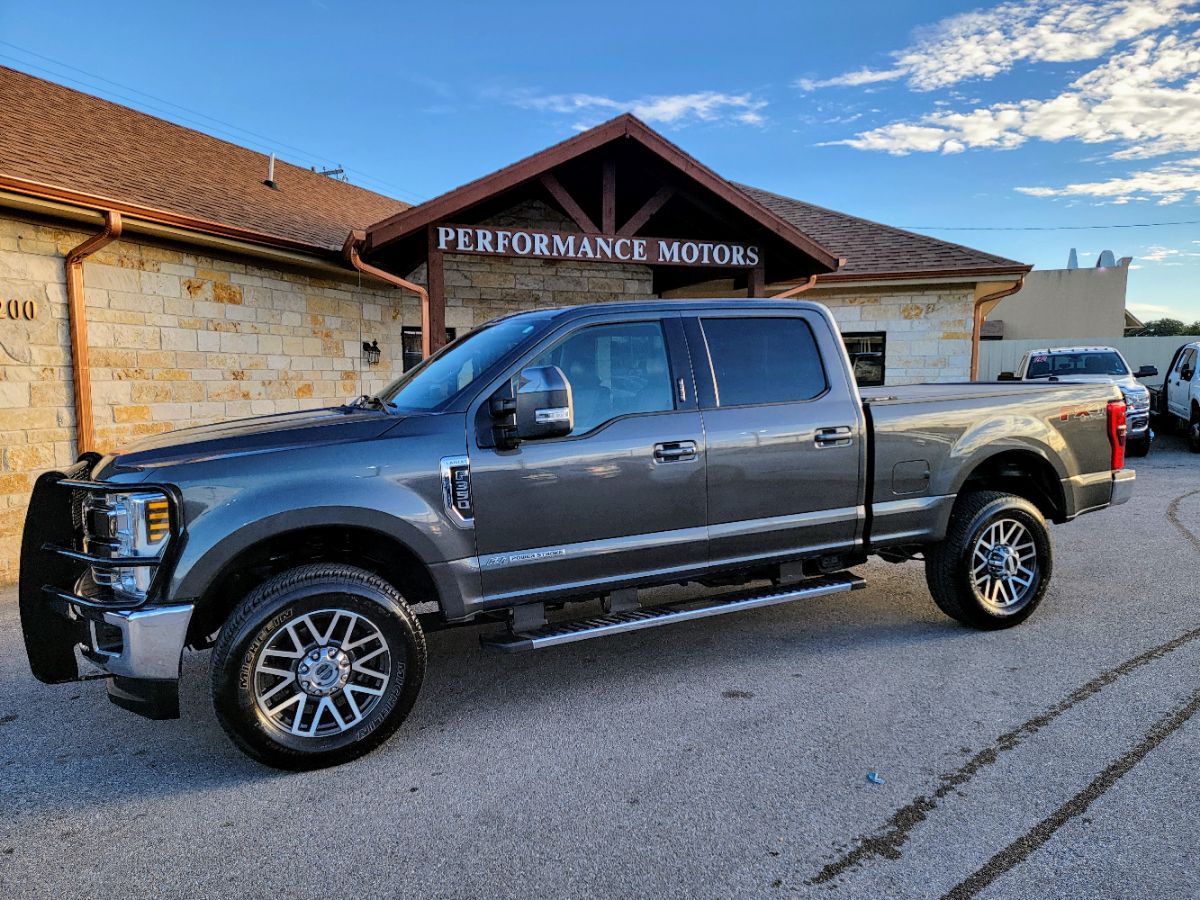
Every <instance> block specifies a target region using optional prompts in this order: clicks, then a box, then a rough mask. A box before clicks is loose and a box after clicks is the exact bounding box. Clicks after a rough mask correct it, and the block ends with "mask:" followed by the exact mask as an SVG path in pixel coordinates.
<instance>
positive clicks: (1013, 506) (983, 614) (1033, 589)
mask: <svg viewBox="0 0 1200 900" xmlns="http://www.w3.org/2000/svg"><path fill="white" fill-rule="evenodd" d="M1052 567H1053V551H1052V548H1051V543H1050V531H1049V529H1048V528H1047V527H1046V520H1045V518H1044V517H1043V516H1042V514H1041V512H1040V511H1039V510H1038V508H1037V507H1036V506H1034V505H1033V504H1032V503H1030V502H1029V501H1028V500H1025V499H1024V498H1022V497H1017V496H1015V495H1013V494H1004V493H1000V492H998V491H979V492H977V493H971V494H966V495H964V496H962V497H960V498H959V500H958V502H957V503H956V504H955V507H954V512H953V513H952V515H951V518H950V525H949V528H948V529H947V531H946V538H945V540H943V541H942V543H940V544H937V545H935V546H934V547H932V548H930V550H929V551H928V552H927V553H926V554H925V581H926V583H927V584H928V585H929V592H930V594H932V595H933V600H934V603H936V604H937V606H938V608H939V609H940V610H941V611H942V612H944V613H945V614H946V615H948V616H950V618H952V619H956V620H957V621H959V622H962V623H963V624H964V625H970V626H972V627H974V628H981V629H997V628H1011V627H1012V626H1013V625H1017V624H1019V623H1021V622H1023V621H1025V620H1026V619H1027V618H1029V616H1030V615H1031V614H1032V613H1033V611H1034V609H1036V608H1037V606H1038V604H1039V603H1040V602H1041V600H1042V596H1043V595H1044V594H1045V592H1046V588H1047V587H1048V586H1049V584H1050V575H1051V570H1052Z"/></svg>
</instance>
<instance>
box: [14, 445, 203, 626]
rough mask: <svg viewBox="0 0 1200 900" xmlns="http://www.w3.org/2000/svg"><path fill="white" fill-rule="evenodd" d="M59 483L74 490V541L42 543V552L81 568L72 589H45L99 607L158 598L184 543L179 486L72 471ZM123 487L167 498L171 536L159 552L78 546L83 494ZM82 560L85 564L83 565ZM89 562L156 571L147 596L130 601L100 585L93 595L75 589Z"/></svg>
mask: <svg viewBox="0 0 1200 900" xmlns="http://www.w3.org/2000/svg"><path fill="white" fill-rule="evenodd" d="M89 468H90V467H89ZM64 474H65V473H64ZM43 477H44V476H43ZM57 486H58V488H59V489H60V490H61V489H64V488H65V489H67V490H69V491H70V492H71V521H72V535H71V542H70V544H69V545H68V544H64V543H62V542H59V541H46V542H44V543H43V544H42V545H41V547H40V550H41V552H42V553H47V554H54V555H55V556H57V557H59V558H60V559H63V560H68V561H70V563H73V564H74V565H73V566H72V568H75V569H79V572H78V574H77V575H76V577H75V578H74V580H73V581H72V583H71V585H70V589H67V588H66V586H64V585H62V584H61V583H59V584H44V585H42V593H44V594H48V595H49V596H51V597H53V598H54V599H56V600H58V601H61V602H63V603H68V604H74V605H76V606H81V607H84V608H86V609H97V610H112V609H136V608H138V607H140V606H144V605H145V604H146V603H148V602H150V601H151V600H153V599H154V598H156V597H157V596H158V595H159V593H160V591H161V589H162V582H163V580H164V579H165V578H166V577H167V573H168V572H169V571H170V570H171V564H172V563H173V562H174V560H175V558H176V557H178V555H179V551H180V549H181V547H182V544H183V528H182V523H181V521H180V514H179V511H180V509H182V506H183V503H182V499H181V498H180V496H179V491H178V489H177V488H175V487H174V486H173V485H169V484H155V483H151V482H139V483H138V484H136V485H121V484H113V483H111V482H104V481H88V480H85V479H80V478H77V477H74V478H73V477H70V476H69V475H67V477H63V478H62V479H61V480H59V481H58V482H57ZM123 490H136V491H159V492H161V493H162V494H163V495H164V496H165V497H166V498H167V507H168V514H169V520H168V524H169V527H170V532H169V533H170V537H169V539H168V540H167V544H166V547H165V548H164V549H163V551H162V553H161V554H160V555H159V556H97V555H96V554H94V553H86V552H84V551H83V550H81V549H79V548H80V547H81V546H82V544H83V540H82V538H83V522H82V519H81V516H80V515H79V513H78V512H77V506H78V504H79V502H80V501H81V500H82V498H83V496H84V495H85V494H91V493H114V492H119V491H123ZM32 513H33V504H32V503H31V504H30V514H32ZM80 564H82V566H83V568H80ZM89 566H94V567H96V568H100V569H127V568H149V569H154V570H155V571H154V574H153V576H152V577H151V579H150V586H149V588H147V590H146V598H145V599H144V600H140V601H131V600H129V599H125V598H122V597H119V596H117V595H116V594H115V593H114V592H113V591H112V590H111V589H109V588H105V587H104V586H101V585H95V587H96V594H95V595H92V596H86V595H84V594H80V593H76V591H75V586H76V584H77V583H78V581H79V576H80V575H83V573H84V572H86V571H87V567H89ZM93 584H94V582H93ZM106 595H107V596H106Z"/></svg>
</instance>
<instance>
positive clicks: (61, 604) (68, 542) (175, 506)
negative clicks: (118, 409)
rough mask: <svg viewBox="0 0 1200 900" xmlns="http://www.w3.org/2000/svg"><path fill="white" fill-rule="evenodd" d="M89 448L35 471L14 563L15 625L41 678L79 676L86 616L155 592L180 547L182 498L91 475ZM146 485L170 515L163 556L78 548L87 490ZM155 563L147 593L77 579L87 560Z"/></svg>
mask: <svg viewBox="0 0 1200 900" xmlns="http://www.w3.org/2000/svg"><path fill="white" fill-rule="evenodd" d="M99 461H100V456H99V455H98V454H95V453H88V454H84V455H83V456H81V457H80V458H79V461H78V462H76V463H75V465H73V466H70V467H69V468H67V469H66V470H65V471H61V472H46V473H45V474H43V475H42V476H41V477H39V478H38V480H37V482H36V483H35V485H34V488H33V495H32V497H31V498H30V502H29V512H28V513H27V514H26V516H25V529H24V534H23V536H22V539H21V569H20V587H19V590H18V603H19V606H20V611H21V631H22V633H23V636H24V638H25V650H26V653H27V654H28V656H29V665H30V669H31V670H32V671H33V674H34V675H35V676H36V677H37V678H38V680H40V681H43V682H46V683H48V684H59V683H62V682H66V681H76V680H78V679H79V678H80V677H83V676H81V675H80V674H79V666H78V663H77V661H76V658H75V648H76V646H78V645H83V646H89V645H90V631H89V622H90V621H97V620H98V621H103V620H104V618H103V617H104V615H105V613H106V612H112V611H114V610H129V609H134V608H137V607H139V606H143V605H145V604H146V603H149V602H152V601H154V600H157V599H160V598H161V596H162V593H163V582H164V579H165V578H167V577H168V575H169V573H170V571H171V569H172V567H173V566H174V563H175V560H176V559H178V556H179V553H180V551H181V550H182V547H183V542H184V538H185V533H184V529H183V524H182V515H181V513H182V509H183V507H182V503H181V498H180V496H179V492H178V490H176V489H175V488H174V487H173V486H171V485H162V484H137V485H119V484H111V483H105V482H97V481H91V480H90V479H89V477H88V476H90V475H91V473H92V470H93V469H94V468H95V467H96V464H97V463H99ZM127 489H128V490H143V489H151V490H158V491H161V492H162V493H163V494H164V495H165V496H166V497H167V502H168V507H169V514H170V539H169V540H168V541H167V546H166V548H164V551H163V553H162V555H161V556H160V557H158V558H154V559H140V558H139V559H136V560H127V559H106V558H103V557H97V556H95V555H94V554H89V553H85V552H83V550H82V547H83V522H82V520H81V518H80V504H81V502H82V500H83V498H84V497H85V496H86V495H87V494H88V493H93V492H98V491H119V490H127ZM122 565H131V566H132V565H136V566H139V567H140V566H156V567H157V568H156V570H155V572H154V575H153V577H152V579H151V582H150V587H149V590H148V591H147V593H146V600H144V601H141V602H131V601H129V600H122V599H118V598H117V596H116V595H114V594H113V593H112V591H111V589H108V588H103V587H100V586H98V585H94V583H93V582H92V579H90V578H84V577H83V576H84V575H85V573H88V572H89V568H88V567H89V566H97V567H104V568H111V567H117V566H122Z"/></svg>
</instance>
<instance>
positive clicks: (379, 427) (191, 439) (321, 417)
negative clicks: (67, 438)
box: [96, 406, 401, 476]
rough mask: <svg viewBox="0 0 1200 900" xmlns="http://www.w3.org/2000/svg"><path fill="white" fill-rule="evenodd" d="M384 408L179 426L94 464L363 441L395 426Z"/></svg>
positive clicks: (167, 461) (106, 466) (139, 463)
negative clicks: (186, 426)
mask: <svg viewBox="0 0 1200 900" xmlns="http://www.w3.org/2000/svg"><path fill="white" fill-rule="evenodd" d="M400 421H401V419H400V417H398V416H392V415H388V414H387V413H386V412H384V411H383V410H377V409H360V408H351V407H344V406H335V407H330V408H328V409H314V410H301V411H299V412H290V413H279V414H277V415H270V416H258V417H255V418H252V419H236V420H234V421H232V422H221V423H218V424H216V425H200V426H197V427H195V428H181V429H179V430H178V431H168V432H165V433H163V434H157V435H154V436H153V437H148V438H143V439H142V440H140V441H136V442H135V443H132V444H130V445H128V446H127V447H123V448H121V449H120V450H117V451H116V452H115V453H113V454H111V455H109V456H107V457H105V459H104V460H102V461H101V464H100V465H99V467H98V468H97V469H96V473H97V476H99V473H100V472H102V471H108V470H110V469H112V468H115V469H124V470H128V469H152V468H157V467H160V466H168V465H177V464H179V463H186V462H198V461H201V460H211V459H221V458H225V457H230V456H243V455H246V454H249V453H270V452H273V451H277V450H286V449H289V448H292V447H311V446H313V445H314V444H336V443H343V442H348V441H365V440H371V439H372V438H376V437H379V436H380V435H382V434H383V433H384V432H386V431H388V430H389V429H391V428H393V427H395V425H396V424H397V423H399V422H400Z"/></svg>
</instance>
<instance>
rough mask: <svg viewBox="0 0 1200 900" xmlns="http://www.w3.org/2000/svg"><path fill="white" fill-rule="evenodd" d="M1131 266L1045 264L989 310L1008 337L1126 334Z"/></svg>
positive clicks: (1036, 337) (1038, 337)
mask: <svg viewBox="0 0 1200 900" xmlns="http://www.w3.org/2000/svg"><path fill="white" fill-rule="evenodd" d="M1128 279H1129V268H1128V266H1127V265H1125V266H1116V267H1114V268H1111V269H1045V270H1038V269H1035V270H1034V271H1032V272H1030V273H1029V274H1028V275H1026V276H1025V285H1024V287H1022V288H1021V290H1019V291H1017V293H1015V294H1013V295H1012V296H1011V297H1005V298H1004V299H1003V300H1002V301H1000V303H999V304H998V305H997V306H996V308H995V309H994V310H992V312H991V313H990V314H989V315H988V319H989V320H996V319H999V320H1001V321H1002V322H1004V339H1005V340H1062V339H1064V338H1077V339H1083V340H1095V339H1098V338H1108V339H1111V338H1118V337H1121V336H1122V335H1123V334H1124V333H1125V289H1126V284H1127V282H1128Z"/></svg>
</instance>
